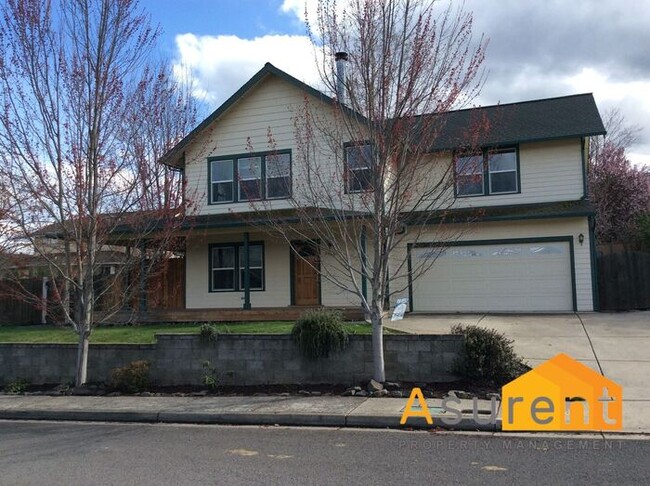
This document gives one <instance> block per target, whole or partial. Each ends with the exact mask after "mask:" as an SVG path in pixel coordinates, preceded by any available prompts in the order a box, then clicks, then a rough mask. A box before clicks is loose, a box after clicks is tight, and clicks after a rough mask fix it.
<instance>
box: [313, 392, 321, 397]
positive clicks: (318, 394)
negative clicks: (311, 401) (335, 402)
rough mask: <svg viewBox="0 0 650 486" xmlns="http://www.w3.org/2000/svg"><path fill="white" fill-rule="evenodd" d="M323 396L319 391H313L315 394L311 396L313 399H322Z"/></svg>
mask: <svg viewBox="0 0 650 486" xmlns="http://www.w3.org/2000/svg"><path fill="white" fill-rule="evenodd" d="M321 395H322V393H321V392H319V391H313V392H311V396H312V397H320V396H321Z"/></svg>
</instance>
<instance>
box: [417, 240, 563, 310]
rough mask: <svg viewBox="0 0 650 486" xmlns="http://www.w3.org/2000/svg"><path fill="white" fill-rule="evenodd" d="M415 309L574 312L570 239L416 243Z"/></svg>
mask: <svg viewBox="0 0 650 486" xmlns="http://www.w3.org/2000/svg"><path fill="white" fill-rule="evenodd" d="M436 256H438V257H437V259H436V260H435V263H434V264H433V266H432V267H430V268H428V269H427V270H425V271H424V274H423V275H422V276H421V277H419V278H416V279H414V282H413V310H414V311H433V312H471V311H474V312H499V311H502V312H516V311H572V310H573V289H572V283H571V255H570V247H569V243H568V242H551V243H547V242H546V243H525V244H519V243H507V244H491V245H467V246H454V247H449V248H446V249H443V250H441V249H440V248H436V247H417V248H413V249H412V252H411V266H412V268H413V272H414V274H415V273H416V272H417V271H418V268H421V269H424V268H427V264H428V263H427V262H431V259H432V258H436Z"/></svg>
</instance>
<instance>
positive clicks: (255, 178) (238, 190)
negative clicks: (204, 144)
mask: <svg viewBox="0 0 650 486" xmlns="http://www.w3.org/2000/svg"><path fill="white" fill-rule="evenodd" d="M208 171H209V177H208V180H209V181H210V184H209V188H208V189H209V193H210V194H209V197H208V201H209V204H223V203H233V202H245V201H259V200H262V199H286V198H288V197H291V152H288V151H286V152H270V153H263V154H246V155H241V156H229V157H219V158H210V159H208Z"/></svg>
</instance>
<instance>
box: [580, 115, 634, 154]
mask: <svg viewBox="0 0 650 486" xmlns="http://www.w3.org/2000/svg"><path fill="white" fill-rule="evenodd" d="M603 125H605V129H606V130H607V135H605V136H602V137H592V138H591V140H590V144H589V158H590V159H591V160H595V159H596V158H597V157H598V156H599V155H600V154H601V152H602V151H603V149H604V148H605V145H606V144H608V145H609V146H610V147H617V148H622V149H624V150H627V149H629V148H630V147H631V146H632V145H634V144H635V143H636V142H637V140H638V139H639V134H640V133H641V131H642V130H643V129H642V127H640V126H639V125H632V124H630V123H628V121H627V120H626V119H625V116H624V115H623V113H622V112H621V109H620V108H618V107H616V108H611V109H609V110H607V111H605V113H604V114H603Z"/></svg>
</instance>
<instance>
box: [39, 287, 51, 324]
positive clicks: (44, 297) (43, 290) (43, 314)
mask: <svg viewBox="0 0 650 486" xmlns="http://www.w3.org/2000/svg"><path fill="white" fill-rule="evenodd" d="M49 280H50V279H49V278H48V277H43V282H42V284H41V324H47V299H48V295H47V285H48V282H49Z"/></svg>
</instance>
